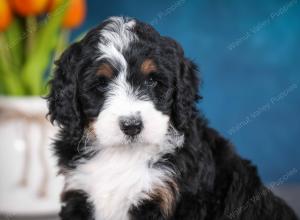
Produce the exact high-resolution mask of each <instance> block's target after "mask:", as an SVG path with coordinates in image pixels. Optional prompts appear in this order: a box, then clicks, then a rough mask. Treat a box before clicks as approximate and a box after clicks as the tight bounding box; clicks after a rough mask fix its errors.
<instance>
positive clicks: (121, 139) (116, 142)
mask: <svg viewBox="0 0 300 220" xmlns="http://www.w3.org/2000/svg"><path fill="white" fill-rule="evenodd" d="M166 133H167V132H165V133H162V134H161V135H160V137H155V138H154V137H150V138H149V137H148V138H147V137H145V136H144V134H140V135H136V136H127V135H123V134H120V135H118V136H105V134H98V135H97V141H98V143H99V147H100V148H109V147H115V148H132V147H136V148H140V147H150V146H160V145H162V144H163V142H164V140H165V136H166Z"/></svg>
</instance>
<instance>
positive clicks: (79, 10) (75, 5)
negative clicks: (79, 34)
mask: <svg viewBox="0 0 300 220" xmlns="http://www.w3.org/2000/svg"><path fill="white" fill-rule="evenodd" d="M85 14H86V4H85V0H70V1H69V5H68V8H67V11H66V14H65V16H64V19H63V27H65V28H75V27H78V26H79V25H80V24H81V23H82V22H83V20H84V17H85Z"/></svg>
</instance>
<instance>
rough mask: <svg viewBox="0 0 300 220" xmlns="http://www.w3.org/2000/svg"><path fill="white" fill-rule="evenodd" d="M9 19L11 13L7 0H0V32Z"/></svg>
mask: <svg viewBox="0 0 300 220" xmlns="http://www.w3.org/2000/svg"><path fill="white" fill-rule="evenodd" d="M11 20H12V13H11V9H10V7H9V5H8V2H7V0H0V32H1V31H4V30H5V29H6V27H7V26H8V25H9V24H10V22H11Z"/></svg>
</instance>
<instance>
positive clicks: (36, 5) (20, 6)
mask: <svg viewBox="0 0 300 220" xmlns="http://www.w3.org/2000/svg"><path fill="white" fill-rule="evenodd" d="M10 2H11V6H12V8H13V10H14V11H16V12H17V13H18V14H20V15H22V16H34V15H39V14H41V13H43V12H45V9H46V6H47V4H48V0H10Z"/></svg>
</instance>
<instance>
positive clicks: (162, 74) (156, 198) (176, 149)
mask: <svg viewBox="0 0 300 220" xmlns="http://www.w3.org/2000/svg"><path fill="white" fill-rule="evenodd" d="M56 64H57V68H56V71H55V74H54V77H53V80H52V81H51V82H50V86H51V91H50V93H49V95H48V97H47V100H48V105H49V117H50V119H51V121H52V122H56V123H57V125H58V126H59V127H60V131H59V134H58V135H57V138H56V140H55V143H54V146H55V148H54V149H55V155H56V156H57V158H58V165H59V167H60V173H61V174H62V175H63V176H64V177H65V187H64V190H63V193H62V198H61V199H62V209H61V212H60V217H61V219H63V220H92V219H94V220H150V219H151V220H175V219H176V220H203V219H206V220H219V219H249V220H253V219H258V220H263V219H270V220H276V219H278V220H279V219H280V220H289V219H297V217H296V215H295V213H294V212H293V211H292V210H291V209H290V208H289V207H288V206H287V205H286V204H285V202H284V201H282V200H281V199H280V198H278V197H276V196H275V195H273V194H272V192H271V191H270V190H268V189H267V188H266V187H265V186H264V185H263V184H262V182H261V180H260V178H259V176H258V174H257V171H256V168H255V167H254V166H253V165H252V164H251V162H250V161H248V160H245V159H242V158H241V157H240V156H238V155H237V154H236V153H235V151H234V149H233V147H232V145H231V144H230V142H228V141H227V140H226V139H224V138H223V137H222V136H220V135H219V134H218V132H216V131H215V130H214V129H212V128H210V127H209V126H208V123H207V121H206V119H205V117H204V116H203V115H202V114H201V113H200V111H199V110H198V109H197V101H198V100H199V99H200V96H199V95H198V87H199V83H200V81H199V79H198V72H197V67H196V65H195V64H194V63H193V62H191V61H190V60H189V59H187V58H186V57H185V56H184V52H183V50H182V48H181V47H180V45H179V44H178V43H177V42H176V41H174V40H172V39H171V38H168V37H164V36H161V35H160V34H159V33H158V32H156V31H155V30H154V29H153V27H151V26H150V25H148V24H145V23H143V22H140V21H138V20H136V19H131V18H127V17H111V18H109V19H107V20H106V21H104V22H103V23H102V24H100V25H99V26H97V27H95V28H94V29H92V30H90V31H89V32H88V33H87V34H86V36H85V37H84V38H83V39H82V40H81V41H79V42H77V43H74V44H73V45H71V46H70V47H69V48H68V49H67V50H66V51H65V52H64V53H63V54H62V56H61V58H60V59H59V60H58V61H57V63H56ZM257 195H259V196H257ZM253 196H256V197H258V198H257V199H256V200H255V201H252V200H251V198H252V197H253Z"/></svg>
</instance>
